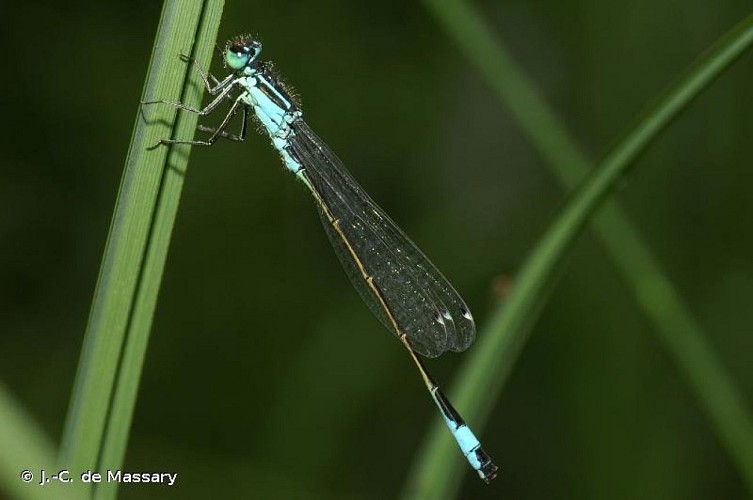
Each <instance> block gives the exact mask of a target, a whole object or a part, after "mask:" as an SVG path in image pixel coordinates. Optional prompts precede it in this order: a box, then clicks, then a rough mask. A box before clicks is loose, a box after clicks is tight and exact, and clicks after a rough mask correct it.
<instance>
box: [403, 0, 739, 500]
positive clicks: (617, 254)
mask: <svg viewBox="0 0 753 500" xmlns="http://www.w3.org/2000/svg"><path fill="white" fill-rule="evenodd" d="M427 5H428V7H429V9H430V10H431V11H432V12H433V13H434V14H436V15H437V17H438V18H439V19H440V21H441V22H442V23H443V25H444V26H445V28H447V29H448V31H449V32H450V34H451V35H452V36H453V38H455V39H456V41H457V42H458V44H459V45H460V46H461V47H462V48H463V49H464V50H465V52H466V53H467V54H468V55H469V57H471V58H472V59H473V60H474V63H475V64H476V65H477V66H478V67H479V69H480V70H481V71H482V73H483V74H484V75H485V76H486V77H487V78H488V79H489V80H490V82H491V84H492V85H493V86H494V88H495V89H496V90H497V92H498V93H499V94H500V95H501V96H502V98H503V100H505V101H506V102H507V104H508V105H509V106H510V107H511V108H512V110H513V113H514V114H515V116H516V117H517V118H518V120H519V121H520V122H521V126H522V127H523V128H524V129H525V131H526V133H527V134H528V135H529V138H530V139H531V140H532V142H534V144H535V145H536V146H537V147H538V148H539V150H540V151H541V152H542V154H543V155H544V156H545V157H546V158H547V160H548V161H549V163H550V165H551V166H552V167H553V168H554V170H555V172H556V174H557V175H558V177H559V179H560V181H561V182H562V183H563V184H565V185H566V186H568V187H569V186H571V185H573V184H574V183H575V179H577V178H580V177H582V174H583V172H585V171H587V162H586V160H585V157H584V155H583V154H582V153H581V152H580V151H579V149H578V148H577V146H576V145H575V144H574V141H573V140H572V139H571V138H570V137H569V135H568V134H567V132H566V131H565V128H564V127H563V126H561V125H560V124H559V121H558V120H557V118H556V116H555V115H554V113H553V112H552V111H551V110H549V109H548V108H547V107H546V105H545V104H544V103H543V101H542V100H541V99H540V98H539V97H538V96H537V95H536V93H535V91H534V90H533V85H532V84H531V83H530V82H529V81H528V79H527V77H526V76H525V75H524V74H523V72H522V71H521V70H520V69H518V68H517V66H516V65H515V63H514V62H513V61H512V59H511V58H510V57H509V56H508V55H507V54H506V52H505V51H504V50H503V48H502V46H501V45H500V44H499V43H498V42H497V41H496V40H494V38H493V37H492V35H491V34H490V31H489V29H488V28H487V27H486V25H485V23H484V22H483V20H482V19H481V18H480V17H479V16H478V14H477V13H476V12H475V11H473V10H471V8H469V7H467V6H466V5H465V4H463V3H462V2H437V1H431V0H429V1H427ZM751 42H753V16H751V17H748V18H747V19H745V20H744V21H742V22H741V23H740V24H739V25H738V26H736V27H735V28H733V29H732V30H731V31H730V32H728V33H727V34H726V35H725V36H724V37H723V38H722V39H721V40H719V41H718V42H717V43H716V44H715V45H714V46H713V47H712V48H711V49H709V50H708V51H707V52H706V53H705V54H704V55H703V56H702V57H700V58H699V59H698V61H697V63H696V64H694V65H693V66H692V67H691V68H690V70H689V71H688V72H687V73H686V75H685V77H684V78H682V79H681V80H680V81H679V82H678V83H677V84H676V85H674V86H673V87H672V88H671V89H670V90H669V91H668V92H667V93H666V94H665V96H664V98H663V99H661V100H660V101H659V102H658V104H657V105H656V106H654V107H653V108H652V109H651V110H650V111H649V112H648V113H646V114H645V115H644V117H643V119H642V120H640V121H639V122H638V124H637V125H636V126H635V127H634V128H633V129H632V131H631V132H630V133H628V135H627V136H626V137H625V138H624V139H623V140H622V141H621V142H620V143H619V144H618V145H617V147H616V148H615V149H614V150H613V151H612V153H611V154H610V155H608V156H607V157H606V159H605V160H604V161H602V162H601V164H600V165H599V167H598V168H597V169H596V170H595V171H594V172H593V174H592V175H590V176H589V178H588V179H587V180H586V182H585V183H584V184H583V185H582V186H581V188H580V189H579V190H578V192H577V194H576V195H575V196H574V197H573V198H572V199H571V202H570V204H569V205H568V206H567V207H566V208H565V209H564V210H563V211H562V212H561V213H560V215H559V217H558V218H557V221H555V223H554V224H553V225H552V226H551V227H550V229H549V231H548V232H547V233H546V234H545V235H544V237H543V238H542V239H541V240H540V242H539V244H538V245H537V247H536V250H535V251H534V252H533V253H532V254H531V256H530V257H529V259H528V260H527V262H526V265H525V266H524V267H523V269H521V271H520V274H519V277H518V280H517V282H516V287H515V288H514V289H513V291H512V293H511V294H510V296H509V298H508V300H507V301H506V303H505V305H504V308H503V309H500V310H498V311H497V313H496V314H495V316H494V318H493V319H492V321H491V324H490V326H489V328H488V330H487V332H486V333H485V334H482V335H480V337H481V340H480V341H479V344H481V345H478V346H476V347H475V348H474V349H473V350H472V352H471V355H470V357H469V358H467V359H466V363H465V364H464V365H463V368H462V369H461V374H460V376H459V377H458V380H460V385H459V386H458V390H457V391H453V392H454V397H455V398H456V399H457V400H458V401H459V405H460V406H462V407H463V409H464V411H467V412H468V414H469V415H470V417H469V418H471V419H473V420H479V419H481V420H483V419H485V418H486V417H487V416H488V412H489V411H490V408H491V405H492V402H493V401H494V399H495V398H493V397H491V395H493V394H497V393H498V392H499V391H500V390H501V388H502V386H503V385H504V382H505V380H506V377H507V375H508V373H509V371H510V370H511V368H512V365H513V364H514V362H515V359H516V357H517V354H518V353H519V351H520V349H521V348H522V345H523V344H524V343H525V340H526V337H527V333H528V327H529V326H530V324H531V323H532V322H533V321H534V320H535V316H536V313H537V312H538V310H539V308H540V307H541V306H542V305H543V302H544V300H545V298H546V294H547V290H548V287H549V286H551V284H552V280H551V276H552V274H553V273H554V272H555V271H556V268H557V262H559V260H560V259H561V258H562V255H563V254H564V252H565V251H566V249H567V247H568V246H569V244H570V243H571V242H572V241H573V239H574V238H575V236H576V235H577V233H578V232H579V231H580V230H581V228H582V225H583V224H584V223H585V222H586V220H587V218H588V217H589V216H590V215H592V214H593V211H594V210H595V209H596V208H598V206H599V203H600V201H601V200H602V199H603V198H604V196H606V195H607V193H608V192H609V190H610V189H611V188H612V187H613V184H614V182H616V181H617V180H618V179H619V178H620V177H621V176H622V175H624V173H625V172H626V171H627V168H628V167H629V166H630V164H631V163H632V161H633V160H634V159H635V158H636V157H637V155H638V154H639V153H640V152H641V151H643V149H644V148H645V147H646V145H647V144H648V143H649V142H650V141H651V140H652V139H653V138H654V137H655V136H656V135H657V134H658V133H659V132H660V131H661V130H662V129H663V127H665V126H666V125H667V124H668V123H669V121H670V120H671V119H672V118H674V116H676V114H677V113H678V112H679V111H681V110H682V109H683V108H684V107H685V106H687V104H688V103H689V102H690V100H692V99H693V98H694V97H695V96H696V95H697V94H698V93H699V92H700V91H701V90H702V89H703V88H704V87H705V86H707V85H708V84H709V83H710V82H711V81H712V80H713V79H714V78H715V77H716V76H718V74H719V73H720V72H721V71H722V70H723V69H724V68H726V67H727V66H728V65H729V64H731V62H732V61H733V60H734V59H735V58H736V57H737V56H739V55H740V54H741V53H742V52H743V51H744V50H745V49H746V48H747V47H748V46H749V45H750V44H751ZM593 215H594V217H595V221H596V228H597V231H598V234H599V236H600V237H601V238H602V239H603V240H604V241H605V243H606V244H607V249H608V250H609V252H610V254H611V256H612V258H613V260H614V261H615V264H616V265H617V267H618V268H619V269H620V271H621V272H622V274H623V277H624V278H625V280H626V282H627V284H628V285H629V286H630V288H631V290H632V292H633V293H634V294H635V295H636V298H637V300H638V302H639V304H640V305H641V306H642V307H643V309H644V310H645V311H646V313H647V315H648V316H649V317H650V318H651V320H652V321H653V322H654V325H655V326H656V329H657V333H659V335H660V338H661V339H662V340H663V342H664V343H665V345H666V346H667V348H668V350H669V352H670V353H671V354H672V355H673V357H674V359H675V360H676V362H677V364H678V366H679V367H680V368H681V371H682V373H683V374H684V375H685V376H686V377H687V378H688V380H689V382H690V383H691V385H692V386H693V387H694V389H695V390H696V393H697V395H698V397H699V400H700V401H701V404H702V406H703V409H704V410H705V411H706V413H707V414H708V415H709V417H710V419H711V421H712V423H713V424H714V429H715V430H716V432H717V433H718V435H719V436H720V438H721V440H722V442H723V444H724V445H725V446H726V448H727V450H728V451H729V452H730V454H731V456H732V457H733V458H734V459H735V463H736V465H737V466H738V468H739V470H740V471H741V474H742V476H743V478H744V480H745V481H746V483H747V484H748V487H749V489H751V491H753V426H751V422H752V421H753V420H752V419H751V416H750V414H749V412H748V410H747V409H746V405H745V402H744V400H743V398H742V396H741V395H740V392H739V390H738V389H737V388H736V386H735V385H734V384H733V382H732V381H731V379H730V378H729V376H728V375H727V374H726V373H725V371H724V369H723V368H722V365H721V363H720V362H719V361H718V360H717V359H716V356H715V354H714V352H713V350H712V349H711V348H710V346H708V345H707V343H706V341H705V339H704V337H703V335H702V330H701V328H700V327H699V326H698V324H697V323H696V322H695V320H694V319H693V317H692V315H691V314H690V312H689V309H688V308H687V307H686V306H685V305H684V304H683V302H682V301H681V299H680V297H679V295H678V294H677V293H676V292H675V291H674V289H673V287H672V285H671V283H670V282H669V280H668V279H667V278H666V277H665V275H664V273H663V272H662V270H661V268H660V266H659V265H658V264H657V263H656V262H655V260H654V259H653V257H652V255H651V252H650V251H649V250H648V248H647V247H646V246H645V245H644V244H643V243H642V241H641V238H640V237H639V236H638V233H637V231H636V230H635V229H634V228H633V226H632V225H631V224H630V222H629V220H628V219H627V217H626V216H625V215H624V214H623V213H622V212H621V211H620V209H619V207H618V206H617V205H616V204H615V203H610V204H608V206H606V207H605V210H603V211H602V212H601V213H600V214H599V215H596V214H593ZM450 446H451V444H450V443H449V442H447V441H446V440H445V439H444V436H442V435H441V431H440V427H439V426H438V425H435V426H434V427H433V429H432V431H431V433H430V436H429V437H428V438H427V440H426V441H425V443H424V445H423V447H422V450H421V452H420V453H419V456H418V458H417V461H416V464H415V469H414V474H412V475H411V476H410V478H409V483H408V484H407V485H406V489H405V494H406V497H411V498H414V497H418V498H446V497H451V496H453V492H454V491H456V489H457V487H458V485H459V480H458V478H459V471H460V469H459V468H458V464H457V463H456V461H455V458H454V457H453V456H452V454H451V451H452V449H451V447H450ZM503 470H504V465H503Z"/></svg>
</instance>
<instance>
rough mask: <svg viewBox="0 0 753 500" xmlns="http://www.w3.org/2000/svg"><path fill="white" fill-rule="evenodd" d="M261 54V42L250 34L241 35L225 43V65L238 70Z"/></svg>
mask: <svg viewBox="0 0 753 500" xmlns="http://www.w3.org/2000/svg"><path fill="white" fill-rule="evenodd" d="M259 54H261V42H259V41H258V40H256V39H255V38H253V37H252V36H251V35H241V36H238V37H235V38H233V39H232V40H229V41H228V42H227V44H226V45H225V65H226V66H227V67H229V68H231V69H233V70H236V71H237V70H240V69H243V68H245V67H246V66H248V65H250V64H251V63H253V62H254V61H255V60H256V58H257V57H259Z"/></svg>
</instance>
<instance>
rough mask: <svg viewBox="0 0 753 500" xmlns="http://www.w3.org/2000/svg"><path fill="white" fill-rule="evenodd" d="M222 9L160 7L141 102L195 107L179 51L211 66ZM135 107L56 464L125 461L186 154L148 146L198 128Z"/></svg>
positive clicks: (213, 5)
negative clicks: (160, 100)
mask: <svg viewBox="0 0 753 500" xmlns="http://www.w3.org/2000/svg"><path fill="white" fill-rule="evenodd" d="M222 4H223V2H222V1H221V0H214V1H208V0H207V1H203V2H182V1H179V0H167V1H166V2H165V4H164V6H163V10H162V17H161V20H160V24H159V28H158V32H157V36H156V39H155V45H154V49H153V52H152V57H151V61H150V64H149V71H148V74H147V79H146V83H145V85H144V92H143V97H144V98H148V99H154V98H158V97H160V98H165V99H171V100H181V99H184V100H185V101H186V102H187V103H189V104H194V105H198V104H199V103H200V101H201V94H202V92H201V91H200V90H199V89H201V84H197V83H196V82H197V79H196V77H195V70H194V68H193V67H192V66H191V65H190V64H187V63H185V62H184V61H181V59H180V57H179V55H180V54H189V55H193V56H194V57H197V59H198V61H199V63H200V64H203V65H204V66H208V64H207V63H208V61H209V59H210V55H211V52H212V50H213V43H214V37H215V36H216V32H217V26H218V24H219V13H220V12H221V9H222ZM197 42H198V45H196V44H197ZM189 75H190V77H189ZM132 104H133V105H134V106H135V107H137V109H138V112H137V119H136V124H135V126H134V131H133V136H132V138H131V145H130V148H129V151H128V156H127V158H126V163H125V169H124V172H123V177H122V179H121V185H120V191H119V193H118V199H117V202H116V206H115V213H114V215H113V220H112V223H111V226H110V233H109V235H108V239H107V244H106V247H105V252H104V257H103V261H102V267H101V269H100V273H99V278H98V281H97V287H96V290H95V294H94V300H93V303H92V308H91V312H90V315H89V321H88V324H87V329H86V335H85V338H84V346H83V350H82V354H81V359H80V361H79V367H78V372H77V374H76V383H75V386H74V391H73V396H72V399H71V403H70V408H69V411H68V416H67V420H66V424H65V430H64V436H63V444H62V448H61V454H60V461H61V464H63V465H64V466H65V467H66V468H68V469H70V470H86V469H92V470H98V467H99V466H100V464H101V463H104V462H100V460H105V459H106V460H107V464H116V463H120V462H122V456H123V453H124V449H125V440H126V439H127V436H128V427H129V425H130V419H131V415H132V412H133V404H134V401H135V394H136V391H137V387H138V382H139V375H140V373H141V366H142V364H143V354H144V350H145V348H146V344H147V337H148V332H149V327H150V325H151V320H152V315H153V312H154V306H155V303H156V300H157V293H158V289H159V283H160V279H161V276H162V268H163V265H164V260H165V257H166V255H167V249H168V246H169V242H170V237H171V230H172V225H173V220H174V217H175V213H176V210H177V205H178V199H179V196H180V191H181V187H182V179H183V176H184V175H185V172H186V165H187V162H188V156H189V152H190V148H188V147H183V146H181V147H175V148H170V149H168V148H164V147H160V148H157V149H155V150H152V151H149V150H147V147H148V146H151V145H154V144H155V143H156V142H157V141H158V140H159V139H160V138H164V137H170V136H171V135H173V134H175V135H176V136H177V135H180V136H181V137H191V136H192V134H193V131H194V129H195V125H196V116H195V115H192V114H190V113H184V114H181V115H179V116H178V119H177V120H175V116H176V111H175V110H174V109H173V108H170V107H169V106H154V107H152V108H150V109H148V110H147V112H146V113H144V114H142V110H141V107H140V106H139V104H138V103H132ZM145 116H147V117H149V121H146V120H145V118H144V117H145ZM173 123H176V125H175V129H173V127H172V125H171V124H173ZM116 388H117V389H116ZM108 419H109V420H108ZM116 468H117V467H116Z"/></svg>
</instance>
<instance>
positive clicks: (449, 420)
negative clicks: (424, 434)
mask: <svg viewBox="0 0 753 500" xmlns="http://www.w3.org/2000/svg"><path fill="white" fill-rule="evenodd" d="M430 393H431V397H432V398H433V399H434V402H435V403H436V404H437V406H438V407H439V411H441V412H442V416H443V417H444V421H445V423H446V424H447V427H448V428H449V429H450V432H451V433H452V436H453V437H454V438H455V441H457V443H458V446H459V447H460V450H461V451H462V452H463V455H465V458H466V460H468V463H469V464H470V465H471V467H473V469H474V470H475V471H476V472H477V473H478V475H479V477H480V478H481V479H483V480H484V481H485V482H487V483H489V482H490V481H491V480H492V479H494V478H495V477H496V476H497V471H498V470H499V468H498V467H497V466H496V465H494V464H493V463H492V459H491V457H490V456H489V455H488V454H487V453H486V452H485V451H484V449H483V448H482V447H481V442H480V441H479V440H478V438H476V435H475V434H473V431H472V430H471V429H470V427H468V425H467V424H466V423H465V421H464V420H463V418H462V417H461V416H460V414H458V412H457V410H455V408H453V406H452V405H451V404H450V402H449V400H448V399H447V397H446V396H445V395H444V393H443V392H442V391H441V390H440V389H439V387H438V386H434V387H432V388H431V390H430Z"/></svg>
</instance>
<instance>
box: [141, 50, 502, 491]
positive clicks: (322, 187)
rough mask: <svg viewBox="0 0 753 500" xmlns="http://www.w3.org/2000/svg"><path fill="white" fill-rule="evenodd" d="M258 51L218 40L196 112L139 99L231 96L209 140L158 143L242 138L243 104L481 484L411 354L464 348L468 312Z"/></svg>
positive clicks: (472, 452) (463, 431)
mask: <svg viewBox="0 0 753 500" xmlns="http://www.w3.org/2000/svg"><path fill="white" fill-rule="evenodd" d="M260 54H261V43H259V42H258V41H257V40H255V39H254V38H252V37H250V36H240V37H237V38H235V39H232V40H230V41H229V42H228V43H227V45H226V47H225V51H224V63H225V66H226V67H229V68H230V70H231V72H230V74H229V75H228V76H227V77H226V78H224V79H223V80H222V81H219V80H218V79H217V78H215V77H213V76H212V75H211V74H208V73H207V72H205V71H203V70H202V69H201V68H199V67H198V66H197V69H198V71H199V73H200V74H201V77H202V79H203V80H204V84H205V85H206V88H207V91H208V92H209V93H210V94H211V95H213V96H216V97H215V98H214V99H213V100H212V101H211V102H210V103H209V104H208V105H207V106H206V107H205V108H203V109H196V108H192V107H190V106H186V105H184V104H182V103H178V102H170V101H164V100H157V101H145V102H144V104H156V103H162V104H169V105H172V106H175V107H177V108H180V109H183V110H186V111H190V112H192V113H197V114H199V115H207V114H209V113H211V112H212V111H214V110H215V109H217V107H218V106H219V105H220V104H221V103H222V102H223V101H225V100H226V99H227V100H229V101H230V102H232V104H231V106H230V110H229V111H228V113H227V115H226V116H225V118H224V119H223V120H222V122H221V123H220V125H219V126H218V127H217V128H216V129H211V128H208V127H204V126H199V129H200V130H202V131H204V132H208V133H210V136H209V137H208V138H207V139H206V140H203V141H185V140H175V139H163V140H161V141H160V142H159V143H158V145H159V144H162V145H169V144H192V145H194V146H211V145H212V144H214V143H215V142H216V141H217V139H219V138H220V137H223V138H227V139H231V140H236V141H242V140H244V139H245V138H246V131H247V122H248V115H249V111H253V116H255V118H256V119H257V120H258V122H259V123H260V125H261V128H262V129H263V130H264V131H265V132H266V133H267V134H268V135H269V137H270V138H271V139H272V145H273V146H274V148H275V149H276V150H277V151H278V152H279V153H280V156H281V157H282V161H283V163H284V165H285V167H286V168H287V169H288V170H290V171H291V172H292V173H294V174H295V175H296V176H297V177H298V179H300V180H301V182H303V184H304V185H305V186H306V187H307V188H308V189H309V191H311V194H312V195H313V196H314V201H315V202H316V207H317V208H318V210H319V215H320V217H321V220H322V223H323V225H324V229H325V231H326V233H327V236H328V237H329V240H330V242H331V243H332V246H333V247H334V249H335V253H336V254H337V256H338V257H339V259H340V262H341V263H342V265H343V267H344V268H345V271H346V273H347V275H348V277H349V278H350V280H351V281H352V283H353V285H354V286H355V288H356V290H358V292H359V294H360V295H361V298H363V300H364V301H365V302H366V304H367V305H368V306H369V308H370V309H371V311H372V312H373V313H374V314H375V315H376V317H377V318H379V320H380V321H381V322H382V324H384V326H385V327H387V329H388V330H390V331H391V332H392V333H394V334H395V335H396V336H397V338H398V339H399V340H400V341H401V342H402V344H403V346H405V348H406V349H407V350H408V353H409V354H410V356H411V358H412V359H413V362H414V363H415V364H416V367H417V368H418V371H419V372H420V373H421V377H422V378H423V380H424V383H425V384H426V387H427V389H428V390H429V394H431V397H432V398H433V399H434V402H435V403H436V404H437V406H438V407H439V411H440V412H441V413H442V416H443V417H444V420H445V422H446V423H447V426H448V427H449V429H450V432H452V435H453V436H454V437H455V439H456V441H457V443H458V445H459V446H460V449H461V450H462V452H463V454H464V455H465V457H466V459H467V460H468V462H469V463H470V465H471V467H473V468H474V469H475V470H476V471H477V472H478V474H479V476H480V477H481V478H482V479H483V480H484V481H486V482H487V483H488V482H489V481H491V480H492V479H494V477H495V476H496V474H497V466H496V465H494V464H493V463H492V461H491V458H490V457H489V455H487V454H486V452H485V451H484V450H483V449H482V448H481V443H479V441H478V439H476V436H474V434H473V432H472V431H471V430H470V429H469V428H468V426H467V425H466V423H465V422H464V421H463V419H462V418H461V417H460V415H459V414H458V412H457V411H456V410H455V408H453V407H452V405H451V404H450V402H449V401H448V400H447V397H446V396H445V395H444V394H443V393H442V391H441V390H440V389H439V386H438V385H437V384H436V382H434V380H433V379H432V377H431V375H429V373H428V371H427V370H426V368H425V367H424V365H423V363H422V362H421V360H420V359H419V357H418V354H421V355H423V356H427V357H430V358H433V357H436V356H439V355H440V354H442V353H443V352H445V351H448V350H451V351H463V350H465V349H466V348H467V347H468V346H469V345H470V344H471V342H473V339H474V337H475V335H476V326H475V324H474V322H473V316H471V313H470V311H469V310H468V307H467V306H466V305H465V302H464V301H463V299H462V298H461V297H460V295H458V293H457V292H456V291H455V289H454V288H453V287H452V285H451V284H450V283H449V282H448V281H447V279H446V278H445V277H444V276H442V273H440V272H439V271H438V270H437V268H436V267H434V264H432V263H431V262H430V261H429V259H427V258H426V256H424V254H423V253H422V252H421V250H419V249H418V248H417V247H416V245H415V244H414V243H413V242H412V241H411V240H410V239H409V238H408V237H407V236H406V235H405V234H404V233H403V232H402V231H401V230H400V228H398V227H397V225H395V223H394V222H393V221H392V219H390V218H389V217H388V216H387V214H386V213H384V211H383V210H382V209H381V208H379V206H378V205H377V204H376V203H374V202H373V201H372V200H371V198H370V197H369V195H367V194H366V192H365V191H364V190H363V188H362V187H361V186H360V185H358V183H357V182H356V181H355V179H353V177H352V176H351V174H350V173H349V172H348V171H347V170H346V169H345V167H344V166H343V164H342V162H341V161H340V160H339V158H337V156H335V154H334V153H333V152H332V151H331V150H330V149H329V147H327V145H326V144H325V143H324V142H323V141H322V140H321V139H320V138H319V137H318V136H317V135H316V134H315V133H314V132H313V130H311V128H309V126H308V125H307V124H306V122H305V121H304V120H303V113H302V111H301V109H300V106H299V105H298V103H297V102H296V99H295V98H294V97H293V95H292V94H291V92H290V91H288V90H287V89H286V87H285V85H284V84H283V83H282V81H281V80H280V78H279V77H278V76H277V75H276V74H275V73H274V71H273V70H272V68H271V65H270V64H269V63H264V62H262V61H260V60H259V55H260ZM234 91H235V93H234ZM238 112H240V113H241V128H240V132H239V133H238V134H231V133H229V132H227V131H226V129H227V127H228V125H229V123H230V121H231V119H232V118H233V117H234V116H235V115H236V114H237V113H238Z"/></svg>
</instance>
